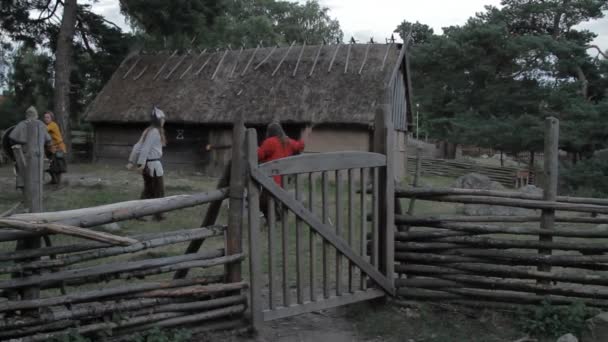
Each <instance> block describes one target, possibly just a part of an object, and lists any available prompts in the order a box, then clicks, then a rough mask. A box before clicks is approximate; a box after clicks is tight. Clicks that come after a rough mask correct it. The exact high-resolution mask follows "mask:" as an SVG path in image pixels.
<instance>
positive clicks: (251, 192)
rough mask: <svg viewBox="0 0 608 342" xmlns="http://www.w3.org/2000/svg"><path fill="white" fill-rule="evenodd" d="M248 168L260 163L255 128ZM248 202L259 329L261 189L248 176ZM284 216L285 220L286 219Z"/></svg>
mask: <svg viewBox="0 0 608 342" xmlns="http://www.w3.org/2000/svg"><path fill="white" fill-rule="evenodd" d="M246 139H247V140H246V150H247V164H248V165H247V169H248V170H249V169H251V168H252V167H257V164H258V154H257V147H258V143H257V141H258V138H257V134H256V131H255V129H253V128H250V129H248V130H247V138H246ZM247 178H248V180H247V204H248V207H249V215H248V219H249V288H250V289H249V291H250V292H249V297H250V298H249V299H250V304H249V308H250V310H251V324H252V326H253V329H254V330H258V329H259V328H260V326H261V324H262V322H263V314H262V291H261V287H260V286H261V285H262V282H261V277H262V274H260V272H261V270H260V262H261V260H260V247H261V246H260V189H259V188H258V184H257V183H256V182H254V181H253V179H252V178H251V177H250V176H248V177H247ZM286 219H287V218H286V217H283V220H286Z"/></svg>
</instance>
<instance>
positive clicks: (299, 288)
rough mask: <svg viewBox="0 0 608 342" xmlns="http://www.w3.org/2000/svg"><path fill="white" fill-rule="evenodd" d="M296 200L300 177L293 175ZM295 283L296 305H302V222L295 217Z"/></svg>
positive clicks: (299, 196) (299, 192)
mask: <svg viewBox="0 0 608 342" xmlns="http://www.w3.org/2000/svg"><path fill="white" fill-rule="evenodd" d="M295 191H296V200H297V201H300V202H301V201H302V198H301V195H302V194H301V189H300V175H295ZM295 235H296V283H297V295H298V303H299V304H302V303H304V255H303V252H304V251H303V248H302V220H301V219H300V218H299V217H297V216H296V231H295Z"/></svg>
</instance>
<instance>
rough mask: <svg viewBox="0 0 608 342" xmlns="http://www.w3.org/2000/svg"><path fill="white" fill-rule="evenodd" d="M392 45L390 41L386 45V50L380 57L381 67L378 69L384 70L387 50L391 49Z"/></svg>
mask: <svg viewBox="0 0 608 342" xmlns="http://www.w3.org/2000/svg"><path fill="white" fill-rule="evenodd" d="M392 46H393V43H390V44H388V45H387V46H386V52H385V53H384V58H383V59H382V67H381V68H380V71H384V67H385V66H386V60H387V58H388V53H389V51H391V47H392Z"/></svg>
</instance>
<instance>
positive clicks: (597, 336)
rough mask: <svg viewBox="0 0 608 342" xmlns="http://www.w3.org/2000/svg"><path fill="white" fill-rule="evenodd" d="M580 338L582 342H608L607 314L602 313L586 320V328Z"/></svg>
mask: <svg viewBox="0 0 608 342" xmlns="http://www.w3.org/2000/svg"><path fill="white" fill-rule="evenodd" d="M581 337H582V339H581V340H582V341H584V342H605V341H608V312H602V313H600V314H599V315H597V316H595V317H593V318H590V319H588V320H587V328H586V329H585V331H584V332H583V336H581Z"/></svg>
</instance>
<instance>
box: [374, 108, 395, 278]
mask: <svg viewBox="0 0 608 342" xmlns="http://www.w3.org/2000/svg"><path fill="white" fill-rule="evenodd" d="M394 139H395V131H394V130H393V124H392V122H391V119H390V115H389V113H388V111H387V110H384V108H379V109H378V110H377V111H376V120H375V123H374V152H376V153H382V154H384V155H386V167H385V168H383V169H381V170H380V186H379V188H380V191H381V192H380V195H379V196H380V198H379V207H380V236H379V238H380V252H381V253H380V255H379V267H380V271H381V272H382V273H383V274H384V275H385V277H386V278H387V280H388V281H389V282H392V281H393V277H394V269H395V260H394V259H395V258H394V255H395V247H394V240H393V239H394V236H395V231H394V230H395V176H394V173H395V170H394V167H395V165H394V163H395V140H394Z"/></svg>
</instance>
